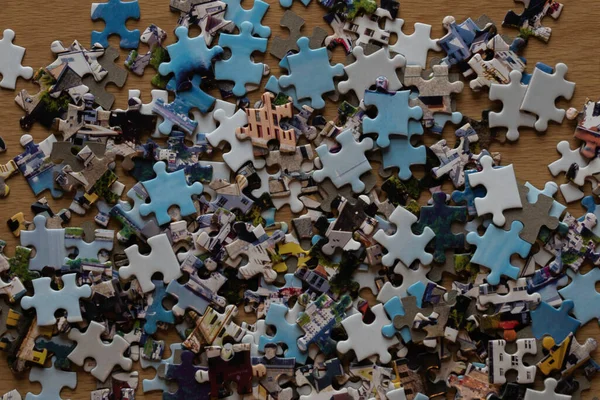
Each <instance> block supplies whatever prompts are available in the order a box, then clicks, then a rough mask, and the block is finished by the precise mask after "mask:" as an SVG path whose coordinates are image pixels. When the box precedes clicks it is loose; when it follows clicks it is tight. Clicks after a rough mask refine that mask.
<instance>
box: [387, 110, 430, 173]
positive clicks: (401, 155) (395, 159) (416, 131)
mask: <svg viewBox="0 0 600 400" xmlns="http://www.w3.org/2000/svg"><path fill="white" fill-rule="evenodd" d="M422 134H423V125H421V124H420V123H419V122H418V121H414V120H412V121H410V122H409V123H408V135H407V137H404V136H396V135H392V136H391V138H390V139H389V140H390V144H389V146H388V147H386V148H384V149H381V155H382V158H383V169H388V168H393V167H397V168H398V177H399V178H400V179H402V180H403V181H404V180H407V179H410V178H411V177H412V171H411V169H410V167H411V166H412V165H424V164H425V161H426V160H427V150H426V149H425V146H417V147H415V146H413V145H412V144H411V143H410V140H411V137H412V136H413V135H422Z"/></svg>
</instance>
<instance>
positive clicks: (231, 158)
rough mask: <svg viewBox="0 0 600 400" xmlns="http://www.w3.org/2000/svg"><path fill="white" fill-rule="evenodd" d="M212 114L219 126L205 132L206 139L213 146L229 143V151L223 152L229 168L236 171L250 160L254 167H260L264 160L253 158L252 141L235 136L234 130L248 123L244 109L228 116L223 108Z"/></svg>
mask: <svg viewBox="0 0 600 400" xmlns="http://www.w3.org/2000/svg"><path fill="white" fill-rule="evenodd" d="M213 116H214V118H215V120H217V122H219V126H218V128H217V129H215V130H214V131H212V132H210V133H207V134H206V139H207V140H208V142H209V143H210V144H211V145H212V146H215V147H216V146H218V145H219V144H220V143H221V142H227V143H229V145H230V148H231V149H230V151H228V152H227V153H224V154H223V160H224V161H225V162H226V163H227V165H228V166H229V168H231V170H233V171H237V170H239V169H240V168H241V167H242V166H243V165H244V164H246V163H247V162H249V161H251V162H252V164H253V165H254V167H255V168H262V167H263V166H264V165H265V164H264V163H265V161H264V160H263V159H255V158H254V152H253V149H252V142H251V141H249V140H239V139H238V138H237V136H236V130H237V129H239V128H242V127H243V126H245V125H246V124H247V123H248V117H247V116H246V113H245V112H244V110H237V111H236V113H235V114H233V116H231V117H228V116H227V114H226V113H225V111H224V110H217V111H215V112H214V115H213Z"/></svg>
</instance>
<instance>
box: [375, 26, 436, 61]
mask: <svg viewBox="0 0 600 400" xmlns="http://www.w3.org/2000/svg"><path fill="white" fill-rule="evenodd" d="M403 26H404V20H403V19H401V18H396V19H386V20H385V29H387V30H388V31H390V32H393V33H395V34H396V36H397V39H396V43H394V44H391V45H389V46H388V49H389V50H390V52H392V53H398V54H402V56H404V58H405V59H406V65H419V66H420V67H421V68H425V67H426V66H427V65H426V64H427V52H428V51H429V50H433V51H441V47H440V46H439V45H438V43H437V42H438V41H437V40H436V39H431V38H430V35H431V25H427V24H422V23H419V22H417V23H415V25H414V27H415V31H414V32H413V33H412V34H410V35H407V34H405V33H404V32H402V27H403Z"/></svg>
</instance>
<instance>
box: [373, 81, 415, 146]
mask: <svg viewBox="0 0 600 400" xmlns="http://www.w3.org/2000/svg"><path fill="white" fill-rule="evenodd" d="M388 83H389V82H388V79H387V78H385V77H383V78H382V79H379V80H378V81H377V88H376V89H375V90H366V91H365V95H364V104H365V105H366V106H375V107H376V108H377V116H376V117H375V118H370V117H365V118H364V119H363V133H377V146H379V147H381V148H385V147H388V146H389V145H390V136H391V135H392V134H394V135H403V136H408V134H409V129H408V126H409V122H410V121H411V120H419V119H421V117H422V116H423V110H421V107H419V106H415V107H411V106H410V105H409V97H410V91H409V90H402V91H393V90H388Z"/></svg>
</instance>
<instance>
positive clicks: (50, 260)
mask: <svg viewBox="0 0 600 400" xmlns="http://www.w3.org/2000/svg"><path fill="white" fill-rule="evenodd" d="M33 224H34V225H35V229H34V230H32V231H21V245H22V246H28V247H33V248H34V249H35V257H33V258H32V259H31V260H29V269H30V270H31V271H42V269H44V267H50V268H54V269H60V268H61V267H62V265H63V263H64V261H65V258H67V256H68V255H69V252H68V251H67V249H66V248H65V230H64V229H48V228H46V217H44V215H42V214H38V215H36V216H35V217H34V218H33Z"/></svg>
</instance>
